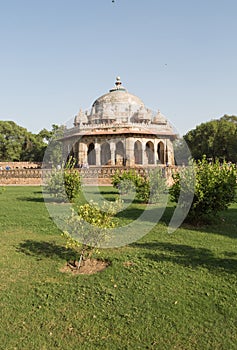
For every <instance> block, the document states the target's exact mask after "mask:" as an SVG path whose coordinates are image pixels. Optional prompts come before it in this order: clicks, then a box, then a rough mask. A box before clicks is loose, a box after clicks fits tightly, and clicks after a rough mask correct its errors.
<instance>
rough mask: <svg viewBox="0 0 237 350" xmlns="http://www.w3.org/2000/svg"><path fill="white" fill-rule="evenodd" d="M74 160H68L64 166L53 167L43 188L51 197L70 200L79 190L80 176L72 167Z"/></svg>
mask: <svg viewBox="0 0 237 350" xmlns="http://www.w3.org/2000/svg"><path fill="white" fill-rule="evenodd" d="M74 165H75V164H74V162H70V161H69V162H68V163H67V164H66V166H65V167H64V168H61V169H53V171H52V173H51V174H50V177H49V178H48V180H47V183H46V186H45V189H46V191H47V192H48V193H49V194H50V195H51V196H53V197H55V198H57V199H59V200H61V201H67V200H69V201H70V202H72V201H74V200H75V199H76V198H77V197H78V196H79V194H80V192H81V176H80V174H79V172H78V170H77V169H75V168H74Z"/></svg>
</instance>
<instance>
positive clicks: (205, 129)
mask: <svg viewBox="0 0 237 350" xmlns="http://www.w3.org/2000/svg"><path fill="white" fill-rule="evenodd" d="M236 136H237V117H236V116H228V115H224V116H223V117H222V118H220V119H218V120H211V121H209V122H207V123H202V124H200V125H199V126H197V127H196V128H195V129H194V130H191V131H189V132H188V133H187V134H186V135H184V140H185V141H186V143H187V145H188V147H189V148H190V150H191V153H192V156H193V158H194V159H196V160H198V159H202V157H203V155H206V156H207V158H210V159H219V160H221V161H222V160H224V159H225V160H226V161H231V162H237V152H236V150H237V141H236Z"/></svg>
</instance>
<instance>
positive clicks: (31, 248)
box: [17, 239, 77, 261]
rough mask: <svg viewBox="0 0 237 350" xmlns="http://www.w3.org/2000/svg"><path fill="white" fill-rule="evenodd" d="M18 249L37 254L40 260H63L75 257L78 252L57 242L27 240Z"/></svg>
mask: <svg viewBox="0 0 237 350" xmlns="http://www.w3.org/2000/svg"><path fill="white" fill-rule="evenodd" d="M17 251H18V252H20V253H24V254H26V255H30V256H35V257H37V258H38V259H39V260H42V258H43V257H45V258H51V259H55V258H60V259H63V260H67V261H68V260H70V259H74V258H76V257H77V256H76V255H77V253H76V251H75V250H74V249H71V248H65V247H63V246H61V245H58V244H56V243H55V242H45V241H33V240H29V239H28V240H26V241H24V242H22V243H20V244H19V246H18V247H17Z"/></svg>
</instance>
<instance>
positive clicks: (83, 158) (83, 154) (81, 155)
mask: <svg viewBox="0 0 237 350" xmlns="http://www.w3.org/2000/svg"><path fill="white" fill-rule="evenodd" d="M78 163H79V164H87V146H86V144H85V143H84V142H80V143H79V152H78Z"/></svg>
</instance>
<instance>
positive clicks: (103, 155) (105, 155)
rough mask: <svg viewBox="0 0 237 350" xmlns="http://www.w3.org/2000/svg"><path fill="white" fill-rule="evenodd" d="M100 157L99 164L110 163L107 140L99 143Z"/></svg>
mask: <svg viewBox="0 0 237 350" xmlns="http://www.w3.org/2000/svg"><path fill="white" fill-rule="evenodd" d="M100 159H101V165H110V163H111V151H110V145H109V144H108V142H105V143H103V144H102V145H101V149H100Z"/></svg>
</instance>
